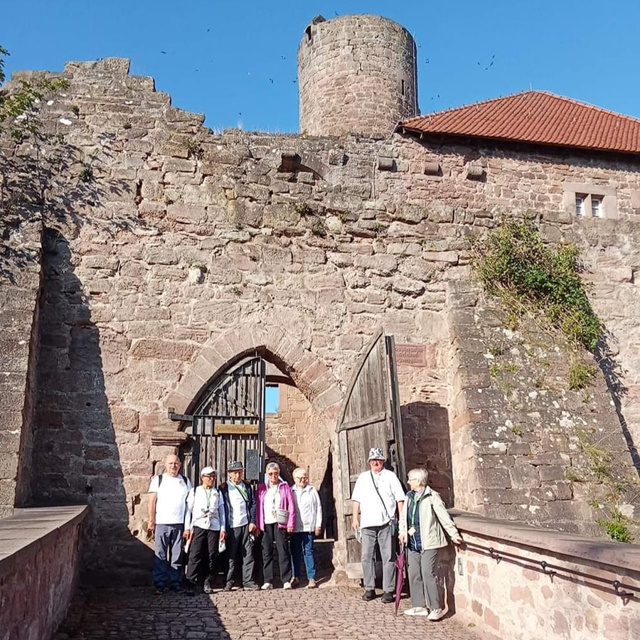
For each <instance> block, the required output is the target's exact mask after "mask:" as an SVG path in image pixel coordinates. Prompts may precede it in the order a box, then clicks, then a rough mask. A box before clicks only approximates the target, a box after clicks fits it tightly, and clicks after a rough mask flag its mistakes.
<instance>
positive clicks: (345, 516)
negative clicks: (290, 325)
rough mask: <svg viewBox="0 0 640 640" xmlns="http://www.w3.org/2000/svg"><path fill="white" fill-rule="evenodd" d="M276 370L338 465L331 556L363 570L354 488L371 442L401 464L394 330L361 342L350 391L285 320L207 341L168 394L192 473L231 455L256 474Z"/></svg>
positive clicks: (400, 468)
mask: <svg viewBox="0 0 640 640" xmlns="http://www.w3.org/2000/svg"><path fill="white" fill-rule="evenodd" d="M274 377H275V378H278V379H279V380H280V382H283V383H284V384H288V385H291V386H294V387H296V388H297V389H298V390H299V391H300V392H301V393H302V394H303V395H304V396H305V397H306V399H307V400H308V402H309V405H310V407H311V408H312V410H313V414H314V428H315V433H316V435H317V436H318V442H319V443H320V442H321V444H319V445H317V446H319V447H320V448H322V449H323V450H324V449H326V454H327V456H328V457H329V460H331V459H333V466H334V468H333V473H332V474H331V475H332V476H333V478H331V477H329V478H326V477H325V479H328V480H329V483H330V484H331V485H334V486H332V502H333V497H335V515H336V517H337V522H336V524H337V531H335V533H336V534H337V536H338V538H339V539H341V543H340V545H339V547H338V545H337V546H336V551H337V552H338V554H339V556H340V557H335V556H334V564H335V565H336V567H337V566H340V567H341V568H343V569H345V570H346V573H347V574H348V575H349V577H353V578H356V577H359V576H360V575H361V565H360V545H359V543H358V542H357V540H356V539H355V536H354V535H353V532H352V529H351V513H352V509H351V503H350V499H349V498H350V496H351V491H352V488H353V484H354V483H355V479H356V478H357V476H358V474H359V473H361V472H362V471H363V470H365V469H366V468H367V453H368V449H369V447H372V446H379V447H382V449H383V450H384V452H385V454H388V459H389V462H390V465H391V467H392V468H393V469H394V470H395V471H396V472H397V473H398V474H404V451H403V441H402V427H401V422H400V410H399V396H398V383H397V374H396V365H395V353H394V342H393V336H386V335H385V334H384V332H383V331H379V332H378V333H377V335H376V336H375V337H374V338H373V340H372V341H371V343H370V344H369V345H368V346H367V347H366V348H365V349H364V350H363V352H362V354H361V356H360V359H359V361H358V363H357V364H356V366H355V368H354V371H353V374H352V377H351V380H350V383H349V386H348V387H347V392H346V394H343V393H342V391H341V389H340V386H339V383H338V380H337V379H336V378H335V376H334V375H333V374H332V373H331V371H330V370H329V369H328V368H327V367H326V365H325V364H324V363H323V362H322V361H321V360H320V359H318V358H317V357H316V356H314V355H313V353H312V352H311V351H310V350H308V349H306V348H304V347H303V346H302V345H301V344H300V343H299V342H298V341H296V340H295V339H293V338H291V337H290V336H288V335H287V334H285V333H284V332H283V331H281V330H280V329H277V330H270V331H266V330H264V331H261V330H256V328H255V326H252V327H247V328H240V329H236V330H235V331H231V332H228V333H227V334H224V335H223V336H221V337H219V338H218V339H217V340H215V341H212V342H211V343H209V344H207V345H205V347H204V348H203V349H202V351H201V353H200V355H199V357H198V358H197V359H196V361H195V362H194V363H193V365H192V366H191V369H190V371H189V373H188V374H187V375H186V376H185V377H184V379H183V380H182V381H181V383H180V385H179V387H178V389H176V391H174V392H173V394H172V395H171V396H170V398H168V399H167V405H168V406H172V407H174V408H173V412H172V416H173V419H175V420H179V421H181V422H182V426H183V428H185V430H186V431H187V432H188V433H189V434H190V435H191V436H192V438H191V441H192V443H193V444H192V451H191V454H190V459H189V456H187V459H185V471H187V472H188V473H189V475H191V476H193V478H192V480H196V479H197V478H198V475H199V470H200V469H201V468H202V467H203V466H205V465H207V464H211V465H213V466H215V467H216V468H217V469H218V472H219V474H220V477H224V474H226V465H227V463H228V462H229V460H232V459H240V460H243V462H244V463H245V465H246V466H247V471H248V474H247V475H249V476H250V477H252V476H253V477H254V478H255V479H258V477H259V474H261V473H262V471H263V468H264V467H263V464H264V460H265V456H267V454H268V451H267V447H266V442H265V425H266V416H265V412H264V397H265V396H264V393H265V385H266V384H267V381H268V380H269V379H273V378H274ZM305 435H306V436H308V435H309V434H308V433H307V434H305ZM193 445H195V446H193ZM332 451H333V457H332V456H331V452H332ZM271 453H272V452H271ZM317 454H320V451H319V450H318V451H317ZM317 454H316V455H317ZM320 457H321V456H320ZM302 466H304V465H302ZM256 470H257V471H256ZM401 477H402V476H401ZM320 480H321V478H316V479H315V481H316V482H318V483H319V482H320ZM332 510H333V509H332ZM336 560H337V562H336Z"/></svg>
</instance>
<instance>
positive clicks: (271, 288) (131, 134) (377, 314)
mask: <svg viewBox="0 0 640 640" xmlns="http://www.w3.org/2000/svg"><path fill="white" fill-rule="evenodd" d="M351 32H354V33H355V32H357V33H358V34H360V35H359V36H358V37H362V38H364V39H365V41H366V39H367V38H369V37H370V38H372V39H373V40H375V42H376V43H377V44H376V46H379V47H380V51H381V52H383V51H384V50H386V49H387V48H391V49H393V52H394V55H393V59H394V61H395V62H394V64H395V66H394V67H392V68H390V69H386V67H381V66H380V61H379V60H378V58H377V57H376V56H371V57H370V58H371V59H370V60H369V66H368V65H367V64H365V63H364V62H358V63H357V64H358V65H359V66H358V72H359V74H361V75H363V76H364V77H365V79H366V80H367V82H365V83H364V84H362V85H361V86H359V87H356V89H354V93H353V95H352V96H351V95H349V96H347V97H348V99H347V98H345V96H346V95H347V94H346V93H344V92H343V90H342V89H339V88H336V89H335V91H334V92H333V93H330V92H327V91H325V89H324V87H325V84H326V83H331V80H332V78H333V76H334V75H335V74H338V72H339V69H342V68H344V67H345V66H348V65H346V63H344V64H343V60H347V59H350V55H351V51H350V47H352V46H353V45H352V43H350V42H349V38H348V37H347V36H348V34H349V33H351ZM345 34H346V35H345ZM398 47H400V48H399V49H398ZM414 50H415V45H414V43H413V40H412V39H411V37H410V35H409V34H408V33H407V32H406V31H404V30H403V29H402V28H400V27H399V26H398V25H395V24H394V23H390V22H389V21H386V20H382V19H380V18H377V17H375V16H373V17H367V16H357V17H354V16H348V17H344V18H336V19H334V20H330V21H328V22H322V21H314V23H312V24H311V25H309V27H308V29H307V31H306V32H305V34H304V36H303V39H302V42H301V44H300V51H299V63H300V78H301V80H303V82H302V81H301V91H302V93H301V96H300V100H301V130H302V132H303V133H302V134H301V135H271V134H263V133H255V132H244V131H240V130H227V131H225V132H223V133H222V134H214V133H212V132H211V131H210V130H209V129H207V128H206V127H205V126H203V121H204V118H203V116H201V115H198V114H192V113H187V112H185V111H182V110H181V109H179V108H177V107H174V106H172V105H171V99H170V97H169V96H168V95H167V94H165V93H162V92H157V91H155V89H154V81H153V79H152V78H148V77H137V76H131V75H129V74H128V69H129V62H128V61H127V60H123V59H116V58H108V59H104V60H99V61H95V62H70V63H68V64H67V65H66V67H65V69H64V71H63V72H62V73H60V74H48V75H49V76H55V77H62V78H64V79H65V80H66V81H67V82H68V86H67V87H66V88H64V89H62V90H61V91H59V92H57V93H56V94H55V95H52V96H51V97H50V100H49V101H48V102H46V103H44V102H43V103H42V104H40V105H39V118H40V119H41V122H42V123H43V124H42V126H43V130H44V131H46V132H48V133H50V134H56V135H59V137H60V138H59V139H58V140H57V141H52V142H50V145H51V146H50V147H47V148H45V150H44V152H43V151H42V150H41V152H40V155H39V157H38V163H39V167H40V173H38V174H37V175H36V174H35V173H34V172H33V171H30V172H29V173H24V172H23V170H22V168H21V167H22V166H23V165H21V162H26V160H25V158H31V159H32V158H33V153H34V149H33V146H32V145H31V142H30V141H29V140H25V141H24V142H23V143H22V144H21V145H20V146H19V147H17V148H16V147H15V145H14V144H13V142H12V141H11V140H8V139H7V140H4V141H3V142H2V145H3V146H2V150H3V152H4V153H5V156H4V157H3V158H2V160H0V162H5V161H6V162H8V159H9V158H11V161H12V162H13V163H14V165H15V170H14V171H13V172H12V173H11V175H8V174H7V173H6V172H5V169H4V168H3V165H1V164H0V169H2V171H3V174H4V175H3V180H4V187H3V191H2V197H3V198H4V201H3V203H2V205H3V207H4V209H3V215H4V216H5V219H4V220H3V231H2V234H3V235H2V247H3V253H2V256H1V258H0V259H1V262H0V273H1V275H2V281H1V283H0V303H1V305H2V312H1V315H0V318H1V320H0V327H1V331H0V372H1V373H2V377H1V380H0V385H1V387H0V388H1V393H0V406H1V407H2V411H3V420H2V424H1V425H0V505H1V506H0V509H2V513H3V514H5V515H8V514H10V513H11V512H12V510H13V508H14V507H22V506H32V505H35V506H42V505H58V504H70V503H71V504H76V503H80V504H88V505H90V507H91V511H90V515H89V517H88V521H87V527H86V529H87V530H86V532H85V539H86V550H87V551H86V554H85V558H86V560H85V565H84V566H85V568H86V571H87V573H88V575H89V578H91V579H96V580H100V581H103V580H107V579H109V578H110V577H115V576H117V577H118V579H119V581H120V582H122V580H130V581H133V582H135V581H139V580H142V579H146V574H147V569H148V563H147V560H148V553H149V552H148V547H147V546H146V544H145V540H146V499H147V498H146V491H147V488H148V484H149V479H150V477H151V476H152V474H153V473H154V472H155V471H156V469H157V468H158V463H159V462H161V461H162V459H163V458H164V456H165V455H166V454H167V453H168V452H170V451H173V450H174V449H175V448H179V449H180V450H181V451H183V452H184V451H187V450H188V447H189V438H188V436H187V434H186V433H185V431H184V426H185V425H184V424H182V423H180V422H179V421H172V420H170V418H169V414H170V413H174V414H187V413H188V412H189V410H190V409H192V408H193V405H194V403H195V402H196V401H197V398H198V397H199V395H200V394H201V393H202V390H203V389H205V388H206V387H207V385H208V384H209V383H210V382H211V380H213V379H215V378H216V376H217V375H219V374H220V372H223V371H225V369H226V368H228V366H229V365H230V364H232V363H234V362H236V361H237V360H238V358H239V357H240V356H242V355H246V354H252V353H258V354H260V355H262V356H263V357H264V358H265V359H266V360H267V361H268V362H270V363H271V364H272V365H273V367H274V369H273V371H272V375H273V376H274V378H273V379H274V380H275V379H276V378H277V379H278V380H279V381H280V384H281V398H283V400H281V404H282V406H283V407H285V406H286V407H287V411H289V413H290V414H291V415H290V417H289V418H287V420H284V418H282V416H280V418H278V417H272V419H271V423H270V425H271V426H270V427H268V436H267V447H268V448H269V449H270V450H271V453H272V455H273V456H276V457H280V459H286V460H288V461H290V462H291V464H292V465H300V466H305V467H308V468H310V470H311V478H312V482H314V483H316V484H317V485H320V483H322V484H323V487H324V489H325V494H324V495H325V496H326V500H327V501H328V502H327V504H330V505H331V504H332V503H333V502H335V514H334V517H335V529H332V534H334V535H335V537H336V547H335V553H334V564H335V565H336V569H337V571H338V573H339V572H340V571H341V570H344V564H345V562H344V555H343V554H344V537H345V533H346V532H345V525H344V522H345V520H344V517H343V516H344V515H345V514H343V502H342V500H340V499H339V498H338V497H339V496H340V495H343V494H344V489H345V488H344V486H343V485H342V480H341V477H340V473H339V469H340V451H339V447H338V440H337V436H336V432H335V426H336V420H337V418H338V415H339V412H340V407H341V404H342V401H343V395H344V392H345V389H346V387H347V385H348V382H349V378H350V375H351V372H352V370H353V368H354V364H355V362H356V361H357V359H358V357H359V355H360V354H361V353H362V351H363V350H364V349H365V347H366V345H367V344H368V343H369V342H370V340H371V339H372V337H373V336H375V335H376V333H377V332H378V331H379V329H383V330H384V331H385V332H386V333H389V334H393V335H394V336H395V342H396V349H397V361H398V378H399V383H400V384H399V388H400V403H401V412H402V421H403V429H404V449H405V454H406V464H407V468H411V467H416V466H426V467H427V468H428V469H429V471H430V474H431V481H432V484H433V486H434V487H435V488H436V489H437V490H438V491H440V492H441V493H442V495H443V496H444V497H445V498H446V500H447V501H448V504H449V505H450V506H455V507H456V508H458V509H463V510H468V511H472V512H475V513H479V514H483V515H486V516H490V517H495V518H505V519H509V520H518V521H525V522H528V523H534V524H537V525H542V526H544V527H549V528H555V529H561V530H564V531H569V532H577V533H582V534H586V535H590V536H602V535H603V533H604V532H603V529H602V527H600V526H599V525H598V524H597V521H598V520H600V519H602V518H603V517H604V516H603V513H604V511H603V509H604V510H606V508H607V507H610V506H611V505H613V504H615V506H616V508H619V509H621V510H622V512H623V513H624V514H625V515H627V516H629V517H634V516H637V510H636V509H637V507H638V505H639V504H640V503H639V498H638V496H637V491H634V490H633V482H634V478H635V480H637V472H636V470H635V469H634V455H636V453H635V448H634V443H637V442H638V440H639V439H640V404H639V403H638V398H639V397H640V384H639V379H640V359H639V357H638V353H637V352H638V347H637V345H638V342H639V334H640V325H639V324H638V322H637V315H638V309H639V308H640V302H639V300H640V299H639V298H638V295H637V292H636V290H635V286H636V282H635V278H636V272H637V270H638V269H639V268H640V224H639V223H638V219H640V218H639V216H640V145H639V144H638V142H637V141H638V131H640V123H639V122H638V121H635V120H632V119H629V118H625V117H624V116H617V115H615V114H609V115H611V116H612V117H615V118H617V120H616V122H618V123H619V124H620V123H627V124H626V125H625V126H628V127H630V131H631V134H633V135H635V136H636V137H635V138H633V135H631V134H630V136H631V138H632V140H633V141H634V142H633V144H632V145H631V146H630V147H625V146H621V144H620V143H619V141H618V140H617V139H615V136H614V137H613V138H610V139H609V141H608V142H607V143H606V144H604V145H600V144H595V143H589V144H587V143H583V142H580V141H578V142H571V141H569V142H566V141H564V140H560V141H553V140H552V141H549V140H543V141H536V140H533V139H530V138H528V137H527V136H526V135H524V134H523V137H522V138H520V139H518V138H509V137H508V136H505V137H504V138H503V139H498V138H496V137H494V136H492V135H484V134H483V133H482V132H480V133H478V132H477V131H475V130H474V129H473V126H472V127H471V128H470V129H469V131H467V132H466V133H460V132H453V133H451V132H448V131H447V130H445V128H443V129H441V130H438V131H432V130H429V125H428V122H429V120H428V118H427V119H426V121H425V120H424V119H422V120H421V119H420V118H413V119H410V118H412V117H413V116H416V115H417V95H416V91H417V88H416V87H417V85H416V75H415V74H416V71H415V51H414ZM327 52H334V53H336V55H337V57H336V59H335V60H334V59H333V58H331V57H329V56H328V53H327ZM379 55H380V56H383V53H380V54H379ZM381 59H382V58H381ZM385 64H386V63H385ZM334 65H335V67H334ZM382 68H385V69H386V72H385V74H384V75H385V82H387V81H388V82H387V83H386V84H385V83H382V82H379V79H380V77H381V76H380V73H381V71H380V70H381V69H382ZM350 73H351V71H350V70H348V73H347V74H346V75H345V76H343V77H342V79H341V80H340V82H341V83H343V84H350V83H352V82H353V78H352V77H351V76H350V75H349V74H350ZM357 75H358V74H357V73H356V74H355V76H354V77H357ZM35 77H38V76H37V74H32V73H22V74H14V77H13V78H12V80H11V82H10V83H9V84H8V90H9V91H11V90H12V89H13V88H14V87H17V86H18V83H19V82H20V80H23V79H25V80H29V79H33V78H35ZM545 96H546V97H547V98H549V99H551V97H549V95H548V94H540V93H539V92H525V93H524V94H519V97H518V96H514V97H513V98H514V100H516V99H517V100H520V101H521V103H523V104H524V102H526V101H527V100H528V101H529V103H530V104H529V105H528V106H526V109H527V110H528V111H527V113H530V114H531V113H534V115H535V113H536V109H537V108H540V110H541V111H540V112H539V113H538V116H539V117H540V118H542V119H544V118H546V117H548V114H546V112H544V111H543V107H538V105H539V104H540V102H539V101H540V100H542V102H544V100H546V99H547V98H545ZM343 98H344V100H342V99H343ZM562 100H564V99H562ZM567 102H569V103H570V106H571V108H576V109H579V110H582V111H581V113H582V112H588V113H591V111H590V110H594V111H595V112H599V110H597V109H595V108H594V107H589V106H586V105H581V104H579V103H575V102H573V101H567ZM514 104H515V103H514ZM576 105H577V106H576ZM522 108H523V109H524V108H525V107H522ZM534 119H535V118H534ZM399 120H401V121H402V123H401V124H400V125H398V126H397V127H396V128H395V129H394V126H395V124H396V122H397V121H399ZM425 122H426V124H425ZM476 124H477V125H478V127H477V129H480V124H482V123H481V122H480V121H478V122H477V123H476ZM634 132H635V133H634ZM631 138H630V139H631ZM29 161H30V162H31V161H32V160H29ZM4 166H5V167H6V166H8V165H6V164H5V165H4ZM34 182H35V183H37V185H39V186H40V187H41V189H37V188H35V187H34ZM27 185H30V188H29V189H27ZM31 187H33V188H31ZM33 192H37V193H33ZM576 198H580V199H581V200H580V203H583V199H584V198H589V199H590V200H589V202H590V203H591V204H590V205H589V206H591V209H590V210H589V211H588V212H587V215H579V216H577V215H576V211H577V209H576V202H577V200H576ZM594 203H595V204H594ZM598 203H600V204H598ZM598 207H601V208H598ZM591 213H593V215H591ZM601 214H602V217H601ZM504 216H507V217H508V216H520V217H522V216H524V217H529V218H534V219H535V220H537V221H538V223H539V226H540V230H541V233H542V234H543V237H544V238H545V239H546V240H547V241H549V242H552V243H562V242H574V243H576V244H577V245H578V247H579V248H580V250H581V251H582V253H583V257H584V260H585V262H586V264H587V265H588V272H587V273H586V274H585V277H586V278H588V279H589V280H590V281H591V282H592V285H593V286H592V289H591V295H592V303H593V305H594V307H595V309H596V310H597V312H598V314H599V315H600V317H601V318H602V320H603V322H604V323H605V325H606V329H607V332H608V344H609V347H610V349H611V351H610V355H609V358H608V359H605V360H603V361H602V362H601V363H600V364H601V366H602V371H600V370H599V372H598V376H597V377H596V379H595V380H594V381H593V382H592V383H591V385H590V386H589V387H588V388H587V389H586V390H585V391H571V390H569V388H568V385H567V382H566V373H567V359H566V354H565V352H564V351H563V349H564V345H563V344H562V343H561V342H558V343H553V342H551V341H550V340H549V338H548V336H547V335H546V334H545V333H544V332H542V331H541V330H540V329H539V328H538V327H537V326H536V325H535V323H531V326H528V325H527V324H526V323H525V324H524V325H522V326H520V327H519V328H517V329H515V330H512V329H509V328H506V327H505V323H504V320H505V319H504V314H503V313H502V311H501V308H500V305H499V303H498V302H497V301H496V300H493V299H490V298H488V297H487V296H485V295H484V294H483V293H482V291H481V288H480V286H479V285H478V283H477V281H476V280H475V278H474V275H473V272H472V270H471V267H470V249H469V239H470V237H472V236H474V235H476V234H484V233H486V232H487V231H488V230H491V229H493V228H495V227H496V226H497V225H499V224H500V221H501V220H502V218H503V217H504ZM492 365H496V366H497V367H498V368H497V369H496V368H494V369H493V370H492V368H491V367H492ZM494 374H495V375H494ZM283 410H284V409H283ZM294 414H295V415H294ZM279 420H280V422H279ZM283 421H284V422H283ZM292 424H294V425H295V428H290V425H292ZM287 425H288V426H287ZM594 448H595V450H597V451H600V452H602V451H604V454H602V453H601V457H602V456H605V457H606V458H607V459H608V460H609V464H610V465H613V466H614V467H615V474H616V475H615V478H616V479H614V481H615V483H618V484H619V483H620V482H622V480H620V478H623V479H624V482H625V486H624V487H622V488H620V489H617V490H616V491H615V492H614V494H615V495H613V496H612V494H611V483H607V482H605V481H603V474H602V469H601V468H600V467H598V468H595V467H596V466H597V465H596V463H597V462H598V461H597V460H594V454H593V451H594ZM609 475H611V474H609ZM611 477H613V476H612V475H611ZM627 485H628V486H627ZM634 494H635V495H634Z"/></svg>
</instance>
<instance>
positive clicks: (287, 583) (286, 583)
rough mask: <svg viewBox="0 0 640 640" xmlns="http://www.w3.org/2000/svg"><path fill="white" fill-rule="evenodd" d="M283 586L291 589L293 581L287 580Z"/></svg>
mask: <svg viewBox="0 0 640 640" xmlns="http://www.w3.org/2000/svg"><path fill="white" fill-rule="evenodd" d="M282 588H283V589H291V583H290V582H285V583H284V584H283V585H282Z"/></svg>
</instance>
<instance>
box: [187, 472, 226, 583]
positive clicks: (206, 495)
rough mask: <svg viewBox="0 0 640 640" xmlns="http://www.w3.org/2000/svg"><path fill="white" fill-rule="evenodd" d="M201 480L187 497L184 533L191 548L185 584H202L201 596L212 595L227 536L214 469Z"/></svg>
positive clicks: (201, 475) (203, 475)
mask: <svg viewBox="0 0 640 640" xmlns="http://www.w3.org/2000/svg"><path fill="white" fill-rule="evenodd" d="M200 478H201V481H202V484H201V485H200V486H199V487H196V488H195V489H191V491H189V495H188V496H187V513H186V516H185V521H184V530H185V537H186V538H187V540H189V542H190V545H191V550H190V551H189V564H188V565H187V580H188V581H189V585H191V586H192V587H193V586H195V585H197V586H201V585H202V584H203V581H204V592H205V593H213V581H214V579H215V577H216V572H217V569H218V555H219V545H220V542H222V541H224V539H225V536H226V532H225V513H224V501H223V499H222V495H221V494H220V492H219V491H218V490H217V489H216V472H215V469H213V467H204V468H203V469H202V471H201V472H200Z"/></svg>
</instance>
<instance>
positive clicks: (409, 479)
mask: <svg viewBox="0 0 640 640" xmlns="http://www.w3.org/2000/svg"><path fill="white" fill-rule="evenodd" d="M419 481H420V478H407V482H419Z"/></svg>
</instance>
